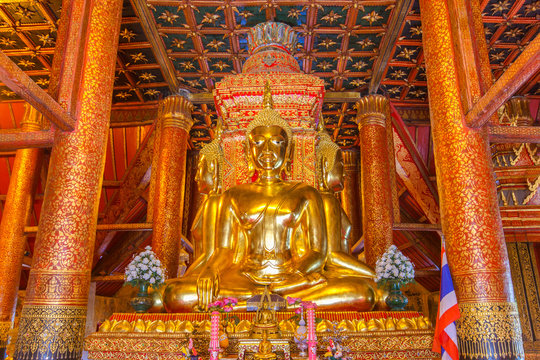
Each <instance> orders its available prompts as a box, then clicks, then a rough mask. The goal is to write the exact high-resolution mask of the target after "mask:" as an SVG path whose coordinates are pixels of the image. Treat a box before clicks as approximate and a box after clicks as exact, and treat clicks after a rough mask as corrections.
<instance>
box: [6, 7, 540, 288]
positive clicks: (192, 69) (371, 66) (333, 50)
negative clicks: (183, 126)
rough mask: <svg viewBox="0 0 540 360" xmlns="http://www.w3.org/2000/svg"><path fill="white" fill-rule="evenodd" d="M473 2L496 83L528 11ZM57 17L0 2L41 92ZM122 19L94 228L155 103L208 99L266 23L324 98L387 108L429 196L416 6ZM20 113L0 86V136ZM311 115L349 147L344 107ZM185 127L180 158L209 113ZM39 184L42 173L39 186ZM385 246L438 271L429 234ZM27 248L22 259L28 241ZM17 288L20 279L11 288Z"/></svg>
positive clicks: (349, 111)
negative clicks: (321, 84) (293, 41)
mask: <svg viewBox="0 0 540 360" xmlns="http://www.w3.org/2000/svg"><path fill="white" fill-rule="evenodd" d="M480 1H481V7H482V9H483V19H484V26H485V35H486V40H487V42H488V46H489V53H490V62H491V68H492V71H493V76H494V79H497V78H498V77H499V76H500V75H501V74H502V73H503V72H504V71H505V70H506V68H507V67H508V66H509V65H510V64H511V63H512V62H513V61H514V60H515V59H516V58H517V56H518V55H519V54H520V53H521V51H522V50H523V49H524V47H525V46H526V45H527V44H528V42H530V41H531V40H532V39H534V37H535V36H537V34H538V32H539V28H540V1H533V0H480ZM60 8H61V0H31V1H12V0H0V49H1V50H2V51H3V52H4V53H6V54H7V55H8V56H9V57H10V58H11V59H12V60H13V61H14V62H15V63H17V64H18V65H19V67H20V68H21V69H23V70H24V71H25V72H26V73H27V74H28V75H29V76H30V77H31V78H32V79H33V80H34V81H35V82H36V83H37V84H38V85H40V86H41V87H43V88H47V87H48V83H49V76H50V70H51V63H52V57H53V54H54V46H55V38H56V30H57V29H56V26H57V25H56V24H57V20H58V18H59V15H60V10H61V9H60ZM122 16H123V19H122V25H121V31H120V38H119V42H120V45H119V51H118V57H117V63H116V78H115V84H114V94H113V109H114V110H115V111H114V113H113V116H112V119H111V124H112V125H111V129H110V133H109V143H108V149H107V160H106V166H105V174H104V182H103V191H102V197H101V200H100V221H103V219H104V218H106V217H107V212H108V211H109V210H110V208H111V206H112V205H113V204H112V201H111V200H114V199H115V197H117V196H118V193H119V191H120V189H121V188H122V186H124V183H125V182H126V177H127V176H128V174H129V172H130V167H133V166H134V164H135V162H136V160H137V159H138V156H139V155H140V154H139V153H140V152H141V148H140V145H141V144H145V139H146V137H147V134H149V133H150V132H151V125H150V124H151V122H152V120H153V119H154V117H155V109H156V107H157V103H158V101H159V100H160V99H161V98H163V97H165V96H167V95H169V94H171V93H174V92H175V91H176V89H178V88H184V89H187V90H189V91H190V92H192V93H208V92H211V91H212V89H213V88H214V86H215V83H216V82H218V81H220V80H221V79H222V78H223V77H224V76H226V75H230V74H234V73H239V72H241V69H242V64H243V62H244V61H245V59H246V58H247V56H248V53H247V40H246V34H247V32H248V30H249V28H250V27H252V26H253V25H256V24H258V23H260V22H264V21H268V20H273V21H279V22H284V23H287V24H289V25H291V26H293V27H294V29H295V30H296V31H297V32H298V35H299V46H298V49H297V53H296V57H297V59H298V62H299V65H300V68H301V69H302V70H303V71H304V72H306V73H311V74H314V75H316V76H319V77H321V78H323V79H324V80H325V84H326V88H327V91H332V92H349V91H351V92H359V93H361V94H367V93H368V92H378V93H380V94H384V95H386V96H388V97H389V98H390V99H391V101H392V104H393V105H394V106H395V107H396V109H397V110H398V112H399V114H400V116H401V118H402V119H403V125H400V126H402V128H403V129H406V130H407V133H408V136H409V137H410V139H411V146H412V147H414V151H415V153H417V154H418V157H419V159H420V160H419V161H420V162H421V163H422V167H423V168H425V169H426V170H425V175H426V176H427V177H430V178H431V180H429V181H430V182H432V183H431V185H430V186H433V187H434V186H435V184H434V182H433V179H434V176H435V167H434V161H433V150H432V144H431V134H430V128H429V111H428V108H427V106H428V90H427V84H426V73H425V67H424V57H423V50H422V26H421V25H422V24H421V21H420V9H419V6H418V1H417V0H402V1H396V0H347V1H340V0H326V1H324V0H300V1H285V0H251V1H243V0H220V1H202V0H201V1H199V0H191V1H190V0H182V1H180V0H148V1H146V0H125V1H124V8H123V14H122ZM539 80H540V74H536V76H535V77H533V78H532V79H531V80H530V81H529V82H528V83H527V84H526V85H525V86H523V88H522V89H520V91H519V94H521V95H527V96H528V97H529V98H531V99H533V100H535V101H538V100H540V86H539ZM22 113H23V110H22V102H21V100H20V99H18V98H17V96H16V95H15V93H13V92H12V91H11V90H10V89H9V88H7V87H6V86H3V85H2V84H0V128H1V129H8V128H17V127H18V126H19V123H20V119H21V117H22ZM323 113H324V118H325V122H326V127H327V129H328V131H329V132H330V133H331V134H332V135H333V138H334V140H335V141H336V142H337V143H338V144H339V145H340V146H341V147H343V148H352V147H356V146H358V145H359V144H358V129H357V125H356V124H355V121H354V118H355V115H356V110H355V108H354V104H353V103H348V102H326V103H325V104H324V106H323ZM193 117H194V120H195V124H194V126H193V128H192V130H191V138H190V147H191V149H194V150H196V149H199V148H200V147H201V146H202V145H203V144H204V143H206V142H209V141H210V140H211V139H212V134H213V132H212V131H211V128H212V127H213V126H214V124H215V122H216V112H215V107H214V105H213V103H211V102H210V103H205V104H196V106H195V110H194V112H193ZM138 151H139V153H138ZM13 156H14V154H13V153H0V157H1V158H0V206H3V203H4V201H5V194H6V193H7V186H8V183H9V175H10V171H11V167H12V165H13ZM45 178H46V165H45V166H44V170H43V176H42V180H43V181H42V183H44V182H45ZM42 193H43V189H42V186H41V184H40V187H39V189H38V196H37V198H36V201H35V206H34V211H33V214H32V218H31V224H30V225H36V224H37V222H38V219H39V210H40V206H41V201H42ZM115 194H116V195H115ZM398 194H399V196H400V206H401V214H402V222H411V223H412V222H417V223H419V222H420V223H421V222H427V220H426V214H425V213H424V212H423V211H422V208H421V207H420V206H419V205H418V202H417V201H416V200H415V198H414V197H413V196H412V195H411V194H410V193H409V191H407V188H406V186H405V185H404V183H403V182H402V181H401V180H400V179H399V178H398ZM133 209H134V210H133V212H132V213H131V214H130V219H132V221H139V222H141V221H144V214H145V202H144V198H141V201H139V202H137V203H136V204H135V205H134V207H133ZM1 210H2V208H1V207H0V211H1ZM136 235H137V233H121V234H117V235H115V236H114V238H113V239H112V240H111V239H109V240H110V241H109V246H108V247H107V248H106V249H105V250H104V252H103V254H104V255H103V258H102V259H101V260H98V262H97V264H96V269H97V270H99V269H107V271H105V273H106V274H110V273H115V272H118V271H122V270H123V267H124V266H125V264H126V261H127V259H129V256H130V255H131V253H132V252H134V251H136V249H137V247H135V248H133V249H131V250H130V251H131V252H130V253H127V254H125V256H124V257H123V258H119V259H117V260H116V259H115V261H111V260H110V259H108V258H107V254H114V253H115V251H118V250H115V249H117V248H119V247H120V245H119V244H122V243H126V242H136V243H137V246H139V247H140V246H144V244H145V243H147V242H148V241H149V238H148V236H146V237H144V238H143V239H141V238H140V237H139V238H136ZM98 236H99V235H98ZM395 242H396V244H397V245H398V246H400V248H402V249H403V251H404V253H405V254H406V255H408V256H410V257H411V258H412V259H413V260H414V261H415V263H416V266H417V268H419V269H436V267H437V264H438V263H439V262H440V261H439V260H440V259H439V256H440V255H439V254H438V250H437V249H438V247H439V243H440V239H439V237H438V235H437V234H436V233H434V232H412V231H400V232H396V237H395ZM28 244H29V245H28V254H29V256H31V252H32V248H33V238H32V236H30V237H29V242H28ZM115 244H116V245H115ZM111 256H112V255H111ZM104 263H105V265H104ZM95 274H96V275H98V274H100V272H99V271H98V272H97V273H95ZM24 281H25V277H24V276H23V285H24ZM438 281H439V278H438V275H437V273H436V272H434V274H433V275H432V276H428V275H425V276H424V279H421V281H420V282H421V283H422V284H423V285H424V286H425V287H426V288H427V289H429V290H437V289H438ZM118 286H119V284H118V283H114V284H111V283H110V282H103V283H101V284H100V285H99V286H98V290H99V291H100V293H101V294H103V295H110V294H113V293H114V292H115V291H116V290H117V289H118Z"/></svg>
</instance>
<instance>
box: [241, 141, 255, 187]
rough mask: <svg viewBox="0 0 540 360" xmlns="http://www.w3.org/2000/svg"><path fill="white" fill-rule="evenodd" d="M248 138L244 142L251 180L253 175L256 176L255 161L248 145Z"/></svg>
mask: <svg viewBox="0 0 540 360" xmlns="http://www.w3.org/2000/svg"><path fill="white" fill-rule="evenodd" d="M248 141H249V140H247V138H246V140H245V141H244V145H243V146H244V155H245V157H246V161H247V165H248V174H247V175H248V178H249V179H251V178H252V177H253V175H255V166H254V165H253V159H251V154H250V151H249V145H248Z"/></svg>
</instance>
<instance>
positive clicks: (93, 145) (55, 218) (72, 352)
mask: <svg viewBox="0 0 540 360" xmlns="http://www.w3.org/2000/svg"><path fill="white" fill-rule="evenodd" d="M68 3H69V1H64V5H67V4H68ZM73 4H78V5H84V6H86V9H85V10H86V12H83V13H84V14H87V15H86V20H87V21H84V22H82V24H84V26H85V31H83V32H82V33H74V32H70V33H69V36H68V38H69V40H70V41H71V39H72V37H76V36H78V35H80V34H84V39H83V41H82V42H81V43H82V44H83V45H84V47H83V49H82V50H81V51H80V50H79V48H70V51H71V52H68V53H69V55H74V54H78V53H82V54H83V55H84V56H81V57H80V58H79V59H80V61H81V63H80V69H81V73H80V74H81V75H80V77H79V78H77V79H76V84H77V85H76V86H74V85H73V84H74V82H73V79H72V81H70V82H68V80H67V79H69V78H70V77H69V76H67V75H68V74H63V75H65V76H60V77H59V78H60V81H59V84H58V86H59V88H60V90H59V95H58V96H59V101H60V102H61V103H62V104H63V105H64V106H66V107H67V108H68V110H69V111H70V113H71V114H73V116H74V117H75V118H76V119H77V123H76V126H75V129H74V130H73V131H72V132H61V131H57V132H56V134H55V140H54V145H53V148H52V152H51V159H50V167H49V175H48V180H47V185H46V188H45V196H44V200H43V206H42V210H41V218H40V222H39V229H38V232H37V236H36V243H35V248H34V256H33V262H32V269H31V271H30V278H29V282H28V287H27V290H26V300H25V303H24V306H23V309H22V312H21V319H20V323H19V336H18V339H17V347H16V350H15V354H14V358H15V359H29V360H30V359H32V360H40V359H68V360H69V359H80V357H81V353H82V349H83V336H84V332H85V320H86V307H87V302H88V290H89V285H90V270H91V264H92V253H93V250H94V240H95V235H96V225H97V213H98V205H99V198H100V193H101V182H102V180H103V170H104V166H105V153H106V148H107V134H108V129H109V117H110V110H111V104H112V90H113V83H114V70H115V64H116V56H117V48H118V36H119V31H120V20H121V10H122V1H121V0H94V1H88V2H85V1H77V2H73ZM66 12H67V9H66ZM64 13H65V11H64V8H63V9H62V14H64ZM73 14H75V15H76V16H79V15H81V13H73ZM64 24H69V25H70V26H71V25H77V24H76V23H74V22H73V21H67V22H65V23H64ZM59 33H60V32H59ZM71 65H73V64H71V63H66V64H64V68H66V67H68V68H69V67H70V66H71ZM63 94H64V95H65V97H63V96H64V95H63ZM66 94H67V95H66ZM70 94H73V97H71V96H72V95H70ZM74 98H75V99H77V101H75V100H74Z"/></svg>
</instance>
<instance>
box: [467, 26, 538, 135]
mask: <svg viewBox="0 0 540 360" xmlns="http://www.w3.org/2000/svg"><path fill="white" fill-rule="evenodd" d="M538 71H540V36H538V35H537V36H536V38H535V39H534V40H533V41H531V42H530V43H529V45H528V46H527V47H526V48H525V50H523V52H522V53H521V54H520V55H519V57H518V58H517V59H516V61H514V63H512V65H510V66H509V67H508V69H507V70H506V71H505V72H504V74H502V75H501V77H500V78H499V79H498V80H497V81H496V82H495V84H493V85H492V86H491V87H490V88H489V90H488V91H486V93H485V94H484V96H482V97H481V98H480V100H478V101H477V102H476V103H475V104H474V106H473V107H472V109H471V110H470V111H469V112H468V113H467V115H466V116H465V122H466V124H467V125H468V126H469V127H472V128H478V127H481V126H483V125H484V124H486V123H487V122H488V121H489V118H490V117H491V116H492V115H493V114H495V112H496V111H497V110H498V109H499V108H500V107H501V106H502V105H504V103H505V102H506V101H508V99H510V98H511V97H512V96H513V95H514V94H515V93H516V92H517V91H518V90H519V89H520V88H521V87H522V86H523V85H524V84H525V83H526V82H527V81H528V80H529V79H530V78H532V77H533V76H534V75H535V74H536V73H537V72H538Z"/></svg>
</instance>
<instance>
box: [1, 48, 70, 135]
mask: <svg viewBox="0 0 540 360" xmlns="http://www.w3.org/2000/svg"><path fill="white" fill-rule="evenodd" d="M0 81H2V82H3V83H4V84H6V85H7V86H8V87H9V88H10V89H11V90H12V91H14V92H15V93H16V94H17V95H19V96H20V97H22V98H23V99H24V100H26V101H27V102H29V103H30V105H32V106H33V107H34V108H36V110H37V111H39V112H40V113H42V114H43V116H45V117H46V118H47V119H48V120H49V121H51V122H52V123H53V124H55V125H56V126H57V127H58V128H60V129H61V130H64V131H71V130H73V129H74V126H75V119H74V118H73V117H71V115H69V114H68V113H67V112H66V111H65V110H64V109H63V108H62V107H61V106H60V104H58V103H57V102H56V101H55V100H54V99H53V98H52V97H51V96H50V95H49V94H47V93H46V92H45V90H43V89H42V88H40V87H39V85H37V84H36V83H35V82H34V81H33V80H32V79H31V78H30V77H28V75H26V74H25V73H24V71H22V70H21V69H20V68H19V67H18V66H17V64H15V63H14V62H13V61H11V59H10V58H9V57H7V56H6V54H4V53H3V52H2V51H0Z"/></svg>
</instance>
